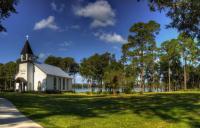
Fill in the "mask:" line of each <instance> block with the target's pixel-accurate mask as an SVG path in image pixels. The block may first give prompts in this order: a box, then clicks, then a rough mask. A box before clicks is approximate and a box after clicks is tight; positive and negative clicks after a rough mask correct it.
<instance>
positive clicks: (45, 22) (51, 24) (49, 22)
mask: <svg viewBox="0 0 200 128" xmlns="http://www.w3.org/2000/svg"><path fill="white" fill-rule="evenodd" d="M44 28H49V29H52V30H57V29H59V27H58V26H57V25H56V23H55V17H54V16H49V17H48V18H47V19H42V20H41V21H39V22H37V23H36V24H35V26H34V30H40V29H44Z"/></svg>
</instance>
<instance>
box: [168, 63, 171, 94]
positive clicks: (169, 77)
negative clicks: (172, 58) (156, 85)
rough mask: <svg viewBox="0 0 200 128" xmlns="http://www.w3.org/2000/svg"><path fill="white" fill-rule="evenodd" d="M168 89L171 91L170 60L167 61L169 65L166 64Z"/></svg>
mask: <svg viewBox="0 0 200 128" xmlns="http://www.w3.org/2000/svg"><path fill="white" fill-rule="evenodd" d="M168 82H169V83H168V91H169V92H170V91H171V70H170V62H169V65H168Z"/></svg>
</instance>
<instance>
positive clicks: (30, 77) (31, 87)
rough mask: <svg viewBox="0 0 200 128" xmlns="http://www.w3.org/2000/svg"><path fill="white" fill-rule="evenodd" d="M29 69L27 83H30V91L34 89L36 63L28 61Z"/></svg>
mask: <svg viewBox="0 0 200 128" xmlns="http://www.w3.org/2000/svg"><path fill="white" fill-rule="evenodd" d="M27 70H28V72H27V73H28V74H27V79H28V80H27V81H28V83H27V85H28V90H29V91H33V83H34V81H33V77H34V76H33V75H34V65H33V64H32V63H27Z"/></svg>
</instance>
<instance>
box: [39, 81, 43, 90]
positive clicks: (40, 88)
mask: <svg viewBox="0 0 200 128" xmlns="http://www.w3.org/2000/svg"><path fill="white" fill-rule="evenodd" d="M41 90H42V87H41V82H40V81H38V91H41Z"/></svg>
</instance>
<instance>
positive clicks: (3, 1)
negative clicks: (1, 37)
mask: <svg viewBox="0 0 200 128" xmlns="http://www.w3.org/2000/svg"><path fill="white" fill-rule="evenodd" d="M17 3H18V0H0V32H2V31H6V28H5V27H4V26H3V25H2V21H3V20H5V19H6V18H8V17H9V16H10V15H11V13H17V11H16V5H17Z"/></svg>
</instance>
